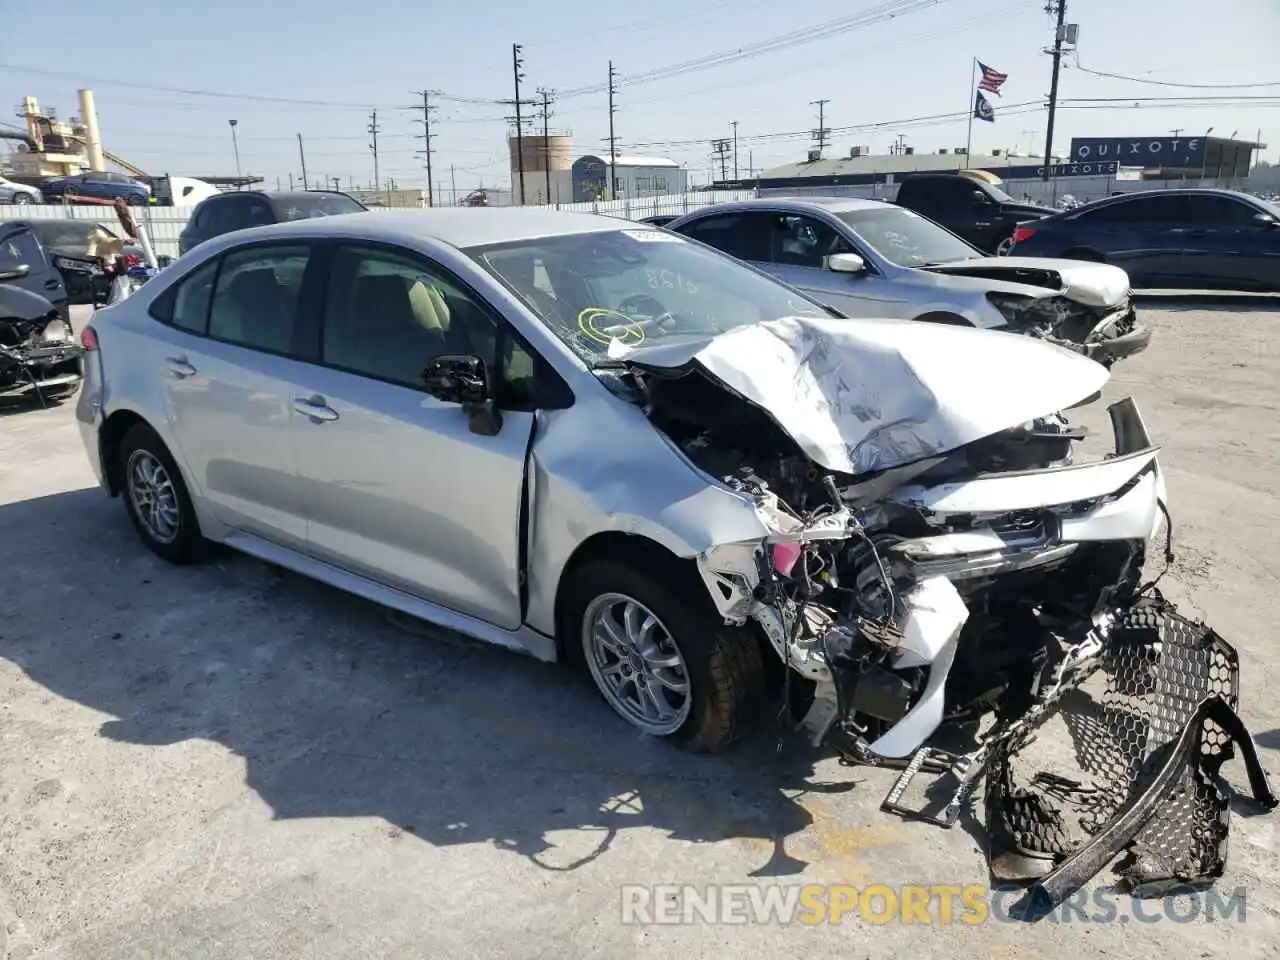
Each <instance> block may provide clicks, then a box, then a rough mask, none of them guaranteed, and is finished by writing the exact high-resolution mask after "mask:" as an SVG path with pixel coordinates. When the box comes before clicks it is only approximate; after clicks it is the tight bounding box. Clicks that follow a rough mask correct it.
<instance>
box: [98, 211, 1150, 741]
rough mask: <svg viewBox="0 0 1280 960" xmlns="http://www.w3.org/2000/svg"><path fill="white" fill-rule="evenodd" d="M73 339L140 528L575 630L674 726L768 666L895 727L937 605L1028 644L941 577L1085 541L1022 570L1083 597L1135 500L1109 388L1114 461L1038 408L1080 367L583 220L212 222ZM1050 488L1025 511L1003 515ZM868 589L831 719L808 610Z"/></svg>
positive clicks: (113, 477)
mask: <svg viewBox="0 0 1280 960" xmlns="http://www.w3.org/2000/svg"><path fill="white" fill-rule="evenodd" d="M82 345H83V347H84V348H85V360H84V363H85V386H84V388H83V389H82V391H81V393H80V397H79V400H78V404H77V409H76V416H77V419H78V421H79V424H80V428H81V432H82V435H83V438H84V442H85V446H86V449H87V451H88V454H89V457H90V460H91V461H92V463H93V465H94V467H95V469H96V470H97V473H98V476H99V479H100V481H101V483H102V484H103V486H104V487H105V489H106V490H107V491H108V492H109V493H111V494H112V495H122V498H123V501H124V504H125V507H126V509H127V512H128V515H129V517H130V519H131V521H132V523H133V525H134V527H135V528H136V530H137V533H138V535H139V537H140V538H141V539H142V541H143V543H145V544H146V546H147V547H149V548H150V549H151V550H153V551H154V552H155V553H156V554H158V555H160V556H161V557H163V558H165V559H167V560H169V561H172V562H175V563H187V562H192V561H195V560H197V559H199V558H200V557H201V556H202V555H203V554H204V550H205V547H206V546H207V545H208V543H209V542H210V541H214V542H220V543H223V544H226V545H228V546H230V547H233V548H235V549H238V550H241V551H243V552H245V553H248V554H251V555H253V556H256V557H259V558H261V559H263V560H266V561H268V562H271V563H274V564H277V565H280V566H283V567H286V568H289V569H292V570H295V571H298V572H301V573H303V574H305V575H308V576H311V577H314V578H316V579H318V580H320V581H323V582H325V583H328V584H331V585H333V586H336V587H339V588H342V589H344V590H348V591H351V592H353V593H355V594H358V595H360V596H363V597H366V598H368V599H371V600H373V601H376V602H378V603H381V604H384V605H386V606H388V607H391V608H394V609H396V610H399V611H401V612H403V613H407V614H409V615H411V616H414V617H419V618H422V619H425V620H428V621H432V622H434V623H437V624H440V625H443V626H445V627H449V628H452V629H455V630H458V631H461V632H463V633H465V634H469V635H471V636H473V637H476V638H479V639H482V640H486V641H490V642H492V643H495V644H500V645H502V646H505V647H509V648H513V649H516V650H521V651H525V652H527V653H530V654H532V655H533V656H535V657H538V658H541V659H543V660H548V661H550V660H558V659H561V658H565V657H569V658H575V659H581V660H583V661H585V664H586V667H587V669H588V672H589V674H590V676H591V677H592V678H593V680H594V682H595V684H596V686H597V687H598V688H599V690H600V692H601V694H603V696H604V698H605V699H606V700H607V702H608V703H609V704H610V705H611V706H612V707H613V709H614V710H615V711H616V712H617V713H618V714H619V715H620V716H621V717H623V718H625V720H626V721H628V722H629V723H631V724H633V725H634V726H635V727H637V728H638V729H640V730H642V731H645V732H646V733H649V734H652V735H656V736H660V737H670V738H673V739H675V740H677V741H680V742H683V743H686V744H689V745H692V746H694V747H697V748H700V749H706V750H710V749H714V748H717V747H719V746H721V745H723V744H725V743H727V742H729V741H730V740H731V739H733V738H734V736H735V735H736V734H738V733H739V732H740V731H741V730H743V729H745V728H746V727H747V725H748V724H749V722H750V721H751V720H752V718H753V717H756V716H759V715H760V714H761V713H762V711H763V709H764V706H765V705H766V704H767V701H768V697H767V696H766V691H768V690H775V691H776V690H779V689H784V690H786V689H791V690H793V691H795V690H799V689H800V688H802V687H805V686H806V685H807V689H808V693H809V695H810V696H811V698H812V703H813V707H812V708H811V713H812V715H813V716H814V717H820V716H822V715H823V713H822V711H823V710H826V711H827V714H826V715H827V716H828V721H827V722H828V725H829V723H830V719H831V717H833V716H834V711H835V709H836V708H837V706H838V707H839V709H840V710H841V711H843V714H844V717H845V719H844V720H842V721H841V726H842V728H843V729H853V727H851V726H849V725H850V724H855V723H856V724H857V726H858V729H861V730H865V731H875V736H874V737H872V736H871V734H870V733H868V734H867V735H868V737H869V749H871V750H873V751H879V752H880V753H882V754H884V755H892V756H904V755H906V754H907V753H910V752H911V751H912V750H914V749H916V748H918V747H919V746H920V745H921V744H922V743H923V742H924V741H925V739H926V738H927V737H928V736H930V735H931V734H932V732H933V730H934V728H936V727H937V725H938V724H939V722H940V721H941V719H942V717H943V715H944V711H943V701H944V699H945V698H946V697H948V696H953V695H954V696H957V697H964V698H969V697H973V698H975V702H986V701H984V700H981V699H980V697H981V696H985V694H984V693H983V691H985V689H986V688H985V687H984V688H982V690H977V689H974V690H968V691H966V690H962V689H959V688H957V689H951V688H950V687H948V684H947V676H948V671H949V670H950V667H951V665H952V663H953V662H961V661H963V659H964V657H965V655H966V654H965V648H964V647H963V646H960V647H958V646H957V645H962V644H963V643H966V642H967V641H966V640H964V639H963V637H962V627H963V626H964V624H965V623H966V621H969V620H970V619H972V621H973V622H974V623H976V624H978V625H979V626H982V627H983V628H984V629H986V628H987V627H989V628H990V629H989V630H988V631H987V633H988V634H989V635H988V636H986V637H985V638H984V639H983V641H982V646H981V647H980V648H976V649H978V653H979V654H980V656H981V657H984V658H989V657H990V656H992V653H991V651H992V650H993V649H995V648H996V647H998V645H999V644H1000V643H1001V642H1003V641H1002V640H1001V638H1002V637H1004V635H1005V633H1008V637H1007V640H1008V642H1009V644H1010V649H1011V650H1012V651H1014V655H1016V656H1024V655H1025V654H1026V651H1027V650H1028V649H1029V646H1028V644H1029V643H1030V642H1031V641H1030V639H1029V638H1028V635H1027V633H1026V630H1025V629H1023V627H1022V623H1021V621H1016V622H1014V624H1013V628H1010V629H1007V630H1006V628H1005V626H1004V625H1003V621H1000V622H992V623H987V622H986V621H985V620H984V615H983V614H982V613H981V611H982V610H984V609H985V601H984V600H983V599H982V597H981V596H980V595H978V594H975V593H974V591H983V590H987V589H989V585H990V584H991V583H993V582H997V583H998V582H999V581H1000V578H1001V576H1002V574H1003V573H1004V572H1005V571H1006V570H1008V571H1015V570H1016V571H1020V573H1021V575H1022V576H1023V577H1024V578H1025V577H1026V576H1027V574H1026V571H1027V570H1028V569H1029V568H1032V567H1037V566H1039V567H1043V568H1044V569H1045V570H1052V569H1055V565H1057V564H1061V563H1063V562H1065V558H1068V557H1072V558H1074V560H1073V562H1080V563H1085V564H1094V563H1095V560H1093V559H1091V558H1093V557H1094V553H1092V552H1091V551H1092V550H1093V549H1094V548H1095V547H1097V548H1098V549H1099V551H1100V552H1098V554H1097V560H1096V563H1097V564H1098V566H1097V568H1096V569H1095V572H1094V574H1093V575H1091V576H1090V577H1089V578H1083V579H1079V581H1078V582H1077V581H1075V580H1073V581H1071V583H1070V584H1067V582H1066V581H1062V580H1059V579H1052V578H1049V579H1046V580H1044V581H1043V589H1044V590H1045V591H1047V592H1046V593H1045V595H1044V597H1042V598H1039V599H1037V600H1036V602H1037V603H1039V602H1043V603H1045V604H1047V605H1049V606H1051V607H1052V606H1054V605H1055V604H1057V603H1059V601H1060V600H1061V601H1062V602H1067V601H1068V600H1069V601H1070V603H1071V604H1073V605H1074V604H1076V603H1077V600H1079V608H1080V609H1085V610H1089V609H1093V608H1094V607H1095V606H1097V604H1098V603H1099V602H1101V601H1100V600H1099V597H1101V596H1102V594H1101V593H1099V596H1098V597H1094V596H1090V597H1087V598H1084V599H1079V598H1076V597H1075V596H1074V591H1076V590H1077V589H1079V590H1083V591H1084V592H1086V593H1089V592H1090V591H1092V592H1098V591H1101V590H1102V589H1103V588H1106V589H1110V586H1109V584H1110V583H1111V582H1112V581H1118V580H1120V579H1121V578H1123V577H1124V576H1125V575H1126V574H1125V572H1124V571H1126V570H1129V569H1130V567H1131V565H1130V562H1129V559H1128V558H1129V557H1130V556H1131V553H1130V552H1125V551H1124V550H1119V551H1118V550H1117V549H1116V543H1117V542H1118V541H1119V542H1123V543H1126V544H1129V545H1130V548H1131V551H1133V552H1140V551H1141V550H1142V549H1143V545H1144V544H1145V543H1146V541H1147V539H1148V537H1149V536H1150V535H1151V534H1152V533H1153V532H1154V524H1155V522H1156V521H1157V520H1158V519H1159V515H1158V505H1159V504H1160V503H1162V502H1163V496H1164V494H1163V489H1164V488H1163V480H1162V479H1161V475H1160V473H1159V468H1158V465H1157V463H1156V452H1155V448H1154V447H1152V446H1151V445H1150V443H1149V439H1148V438H1147V437H1146V434H1145V430H1144V429H1143V428H1142V426H1141V422H1140V420H1139V419H1138V416H1137V411H1136V408H1133V407H1132V406H1131V405H1126V406H1124V407H1123V409H1119V410H1117V411H1116V412H1114V413H1113V419H1114V420H1115V422H1116V423H1117V451H1116V452H1117V454H1118V456H1116V457H1113V458H1110V459H1107V460H1104V461H1100V462H1099V463H1097V464H1073V463H1072V458H1071V451H1070V448H1071V446H1072V443H1073V440H1074V439H1075V437H1076V434H1075V433H1074V432H1072V431H1071V430H1070V429H1069V428H1068V427H1067V426H1066V425H1065V420H1063V418H1061V416H1060V415H1059V414H1057V412H1056V411H1058V410H1061V409H1065V408H1067V407H1070V406H1072V405H1075V404H1077V403H1079V402H1080V401H1083V400H1085V399H1086V398H1088V397H1091V396H1094V395H1096V394H1097V393H1098V391H1099V389H1100V388H1101V386H1102V384H1103V383H1104V382H1105V381H1106V379H1107V372H1106V370H1105V369H1103V367H1101V366H1100V365H1099V364H1097V363H1094V362H1093V361H1091V360H1089V359H1086V358H1084V357H1081V356H1079V355H1078V354H1076V353H1072V352H1069V351H1066V350H1062V349H1060V348H1058V347H1056V346H1053V345H1051V344H1047V343H1044V342H1040V341H1036V340H1034V339H1031V338H1027V337H1010V336H1006V335H1002V334H998V333H990V332H985V331H979V330H972V329H963V328H960V327H932V326H929V325H925V324H916V323H903V322H900V321H895V320H867V321H861V320H858V321H851V320H848V319H846V318H842V317H837V316H832V314H831V312H830V311H828V310H826V309H824V308H823V307H822V306H820V305H819V304H817V303H816V302H814V301H813V300H811V299H809V298H808V297H805V296H803V295H802V294H799V293H797V292H796V291H794V290H793V289H791V288H789V287H787V286H785V285H783V284H780V283H778V282H777V281H775V280H773V279H772V278H770V277H768V276H767V275H766V274H764V273H762V272H759V271H757V270H755V269H752V268H750V267H747V266H745V265H743V264H741V263H740V262H738V261H736V260H734V259H733V258H731V257H728V256H726V255H724V254H721V253H718V252H716V251H714V250H711V249H709V248H707V247H705V246H703V245H701V244H697V243H692V242H690V241H688V240H685V239H683V238H681V237H679V236H677V235H675V234H672V233H669V232H667V231H665V230H661V229H658V228H656V227H652V226H647V225H641V224H631V225H628V224H625V223H620V222H619V221H618V220H616V219H613V218H608V217H596V216H588V215H578V214H568V213H555V212H550V211H541V210H533V209H511V210H500V209H489V210H483V209H482V210H471V209H459V210H440V211H422V212H403V211H402V212H392V211H384V212H371V213H361V214H356V215H349V216H336V217H331V218H323V219H314V220H306V221H300V222H296V223H290V224H282V225H276V226H269V227H262V228H257V229H252V230H245V231H239V232H236V233H233V234H228V235H226V236H223V237H219V238H216V239H214V240H211V241H208V242H207V243H204V244H201V245H200V246H199V247H197V248H196V249H195V250H193V251H192V252H190V253H188V254H187V255H185V256H184V257H183V258H182V259H180V260H178V261H176V262H175V263H174V264H173V265H172V266H171V267H168V268H167V269H164V270H162V271H160V273H159V274H158V275H157V276H156V277H155V279H152V280H150V281H149V282H148V283H146V284H145V285H144V286H142V287H141V288H140V289H139V290H138V291H137V292H136V293H134V294H133V295H132V296H130V297H128V298H127V299H124V300H122V301H121V302H119V303H117V304H115V305H113V306H110V307H107V308H105V309H102V310H99V311H98V312H97V313H96V314H95V315H94V317H93V319H92V321H91V323H90V324H89V325H88V327H86V329H85V330H84V332H83V336H82ZM1028 425H1031V426H1028ZM1068 465H1070V468H1069V469H1067V466H1068ZM1001 470H1006V471H1012V472H1010V473H1008V474H1007V475H1001V474H1000V473H999V471H1001ZM992 471H995V473H996V476H995V477H994V479H992ZM1050 506H1051V507H1052V516H1053V518H1054V519H1053V523H1052V524H1046V525H1044V526H1043V528H1040V527H1036V528H1035V529H1031V528H1028V527H1026V525H1025V524H1024V523H1023V522H1022V518H1024V517H1025V516H1027V515H1028V514H1030V513H1033V512H1034V511H1035V510H1036V509H1037V508H1039V507H1046V508H1047V507H1050ZM926 517H927V518H928V519H927V521H926ZM953 526H954V529H955V530H956V531H957V532H960V531H963V532H962V533H959V535H957V536H954V537H951V536H947V534H948V533H949V532H950V531H951V530H952V527H953ZM1010 530H1013V531H1015V532H1014V533H1010V532H1008V531H1010ZM922 537H923V539H920V538H922ZM1099 571H1100V572H1099ZM1039 582H1040V581H1035V580H1034V579H1033V580H1025V579H1024V580H1022V581H1019V583H1033V584H1035V583H1039ZM1019 589H1031V591H1032V592H1033V593H1034V592H1035V591H1036V590H1037V589H1040V588H1039V587H1032V588H1023V587H1020V588H1019ZM1037 596H1038V595H1037ZM886 598H888V600H889V606H888V607H887V608H885V607H883V603H884V601H885V599H886ZM894 598H896V600H895V599H894ZM1033 599H1034V598H1033ZM1075 608H1076V607H1075V606H1072V607H1071V609H1075ZM876 609H879V610H881V613H882V614H883V616H884V617H887V618H888V621H890V625H889V626H887V627H886V628H885V632H884V633H883V634H878V636H882V637H884V638H890V640H889V641H886V642H891V645H890V646H887V647H885V649H884V651H882V654H883V655H882V656H879V657H878V658H877V661H876V662H881V661H883V662H885V663H887V664H889V667H888V668H889V669H894V670H900V678H899V679H900V681H901V682H900V684H899V687H900V688H901V691H900V692H901V699H900V704H901V706H902V710H901V711H900V712H899V714H898V715H897V717H896V719H894V720H892V721H885V720H884V719H883V718H881V719H872V718H871V717H870V716H869V715H868V716H863V715H862V714H860V713H858V714H857V716H854V714H855V713H857V711H861V710H863V709H864V707H863V706H860V705H859V703H858V702H856V701H855V702H853V703H852V704H851V703H849V702H846V701H845V699H844V694H843V693H838V692H837V691H838V689H844V687H842V686H840V684H843V681H842V680H841V672H842V671H845V672H846V674H847V672H848V671H856V670H858V669H861V667H859V666H857V665H856V664H859V663H862V661H860V660H859V661H855V660H852V659H847V660H843V661H839V662H837V661H835V660H828V657H827V655H826V652H825V651H824V648H823V646H822V645H821V644H820V643H817V642H816V641H815V639H814V632H813V631H814V630H817V629H821V630H824V631H827V632H828V633H829V634H830V633H831V631H840V630H846V625H848V624H850V623H852V622H854V621H851V620H850V619H849V617H850V616H851V615H852V613H851V612H852V611H854V610H862V611H864V612H868V613H869V612H870V611H873V610H876ZM971 609H972V611H973V616H972V618H971V617H970V610H971ZM1055 609H1056V608H1055ZM895 620H900V621H901V622H900V624H899V625H898V626H897V627H894V626H892V621H895ZM1015 628H1016V629H1015ZM963 636H964V637H967V636H968V634H964V635H963ZM893 637H896V638H897V639H892V638H893ZM877 642H879V641H877ZM885 658H887V659H885ZM868 662H870V661H868ZM841 664H843V666H842V665H841ZM930 664H933V665H935V667H936V668H935V669H934V670H932V672H929V671H928V670H924V669H922V667H928V666H929V665H930ZM876 669H881V668H879V667H877V668H876ZM788 670H790V671H791V672H792V673H794V674H796V676H795V677H794V678H793V679H794V680H795V683H794V684H792V685H790V686H788V685H786V684H782V685H777V684H775V683H774V681H775V680H776V679H777V678H778V677H779V676H784V675H786V672H787V671H788ZM967 673H972V670H968V671H967ZM979 673H981V670H979ZM924 677H927V678H928V684H927V685H925V684H924V683H923V682H922V678H924ZM895 682H897V681H895ZM894 689H895V691H897V690H898V689H899V688H898V687H895V688H894ZM895 696H897V693H895ZM895 702H899V701H895ZM872 709H873V710H876V711H879V714H877V715H880V714H883V715H884V716H890V714H885V713H884V710H883V709H882V708H880V707H873V708H872ZM894 709H897V708H896V707H894ZM815 711H816V712H815ZM850 711H853V712H852V713H851V712H850ZM859 718H860V719H859ZM846 721H847V722H846ZM871 740H874V742H870V741H871Z"/></svg>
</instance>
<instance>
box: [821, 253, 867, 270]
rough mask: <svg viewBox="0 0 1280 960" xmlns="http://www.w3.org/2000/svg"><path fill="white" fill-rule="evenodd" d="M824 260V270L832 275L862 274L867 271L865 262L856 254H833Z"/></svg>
mask: <svg viewBox="0 0 1280 960" xmlns="http://www.w3.org/2000/svg"><path fill="white" fill-rule="evenodd" d="M824 260H825V264H824V265H825V266H826V268H827V269H828V270H830V271H832V272H833V273H864V272H866V269H867V261H865V260H863V259H862V258H861V257H860V256H858V255H857V254H856V253H833V254H831V256H829V257H825V258H824Z"/></svg>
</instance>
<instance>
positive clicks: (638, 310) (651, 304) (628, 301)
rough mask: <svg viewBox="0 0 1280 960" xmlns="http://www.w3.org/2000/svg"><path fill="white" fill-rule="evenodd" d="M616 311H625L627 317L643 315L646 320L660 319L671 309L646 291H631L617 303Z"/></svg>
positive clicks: (667, 314) (668, 313)
mask: <svg viewBox="0 0 1280 960" xmlns="http://www.w3.org/2000/svg"><path fill="white" fill-rule="evenodd" d="M618 312H619V313H625V314H626V315H627V316H629V317H637V318H639V317H643V318H645V319H647V320H661V319H662V318H663V317H666V316H670V314H671V311H670V310H668V309H667V308H666V307H664V306H663V305H662V302H661V301H660V300H658V299H657V297H651V296H649V295H648V294H647V293H633V294H631V295H630V296H629V297H625V298H624V299H623V301H622V302H621V303H620V304H618Z"/></svg>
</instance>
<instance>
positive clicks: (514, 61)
mask: <svg viewBox="0 0 1280 960" xmlns="http://www.w3.org/2000/svg"><path fill="white" fill-rule="evenodd" d="M520 50H521V47H520V44H518V43H513V44H512V45H511V73H512V75H513V76H514V77H515V81H516V99H515V107H516V166H517V168H518V170H519V172H520V201H519V202H520V206H522V207H523V206H524V121H523V120H521V118H520V81H521V80H523V79H524V74H523V73H522V72H521V70H520V68H521V67H523V66H524V60H523V59H521V57H520Z"/></svg>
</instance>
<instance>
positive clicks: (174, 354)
mask: <svg viewBox="0 0 1280 960" xmlns="http://www.w3.org/2000/svg"><path fill="white" fill-rule="evenodd" d="M310 259H311V247H310V246H309V245H307V244H305V243H290V244H255V245H252V246H248V247H241V248H238V249H235V250H232V251H230V252H229V253H227V254H225V255H224V256H222V257H221V258H216V259H215V260H213V261H211V262H210V263H209V264H207V265H205V266H204V267H202V268H200V269H198V270H196V271H194V272H193V273H192V274H191V275H190V276H188V277H187V278H186V279H185V280H183V281H182V282H181V283H180V284H179V285H178V287H177V289H176V291H175V297H174V300H173V301H172V307H171V314H170V316H169V317H168V318H167V319H168V323H169V327H168V330H167V331H166V332H165V333H164V335H163V336H162V337H158V338H157V340H156V343H155V349H156V355H155V356H154V357H153V358H151V359H152V361H153V362H154V363H155V364H156V365H157V366H158V367H160V371H159V373H160V376H161V377H162V378H163V381H164V383H165V385H166V398H167V401H168V405H169V416H170V419H171V421H172V423H173V430H172V435H173V436H174V437H176V438H177V439H178V443H179V445H180V448H181V453H182V458H183V460H184V461H185V462H186V464H187V469H188V471H189V472H190V474H191V479H192V481H193V482H194V483H195V484H196V486H197V488H198V489H199V491H200V492H201V494H202V495H203V497H204V499H205V500H206V501H207V502H208V503H209V505H210V509H211V510H212V511H213V512H214V514H215V516H217V518H218V519H219V520H220V521H222V522H223V523H225V524H227V525H228V526H230V527H232V528H233V529H236V530H241V531H245V532H248V533H252V534H255V535H257V536H260V537H263V538H265V539H268V540H271V541H274V542H276V543H280V544H282V545H284V546H288V547H291V548H294V549H299V550H300V549H303V548H304V547H305V545H306V519H305V517H304V515H303V514H302V512H301V509H300V507H299V503H298V484H297V474H296V470H295V465H294V460H293V455H292V451H291V449H290V436H291V434H290V429H289V428H290V422H291V421H292V419H293V418H294V416H295V414H294V412H293V406H292V398H293V395H294V393H296V391H297V385H296V382H295V380H296V377H297V376H298V375H299V372H300V371H301V370H304V369H305V368H306V365H305V364H303V363H302V362H301V361H300V360H298V359H296V356H295V347H296V339H295V334H296V331H297V329H298V316H299V313H300V309H301V290H302V283H303V277H304V275H305V273H306V270H307V267H308V263H309V261H310Z"/></svg>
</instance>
